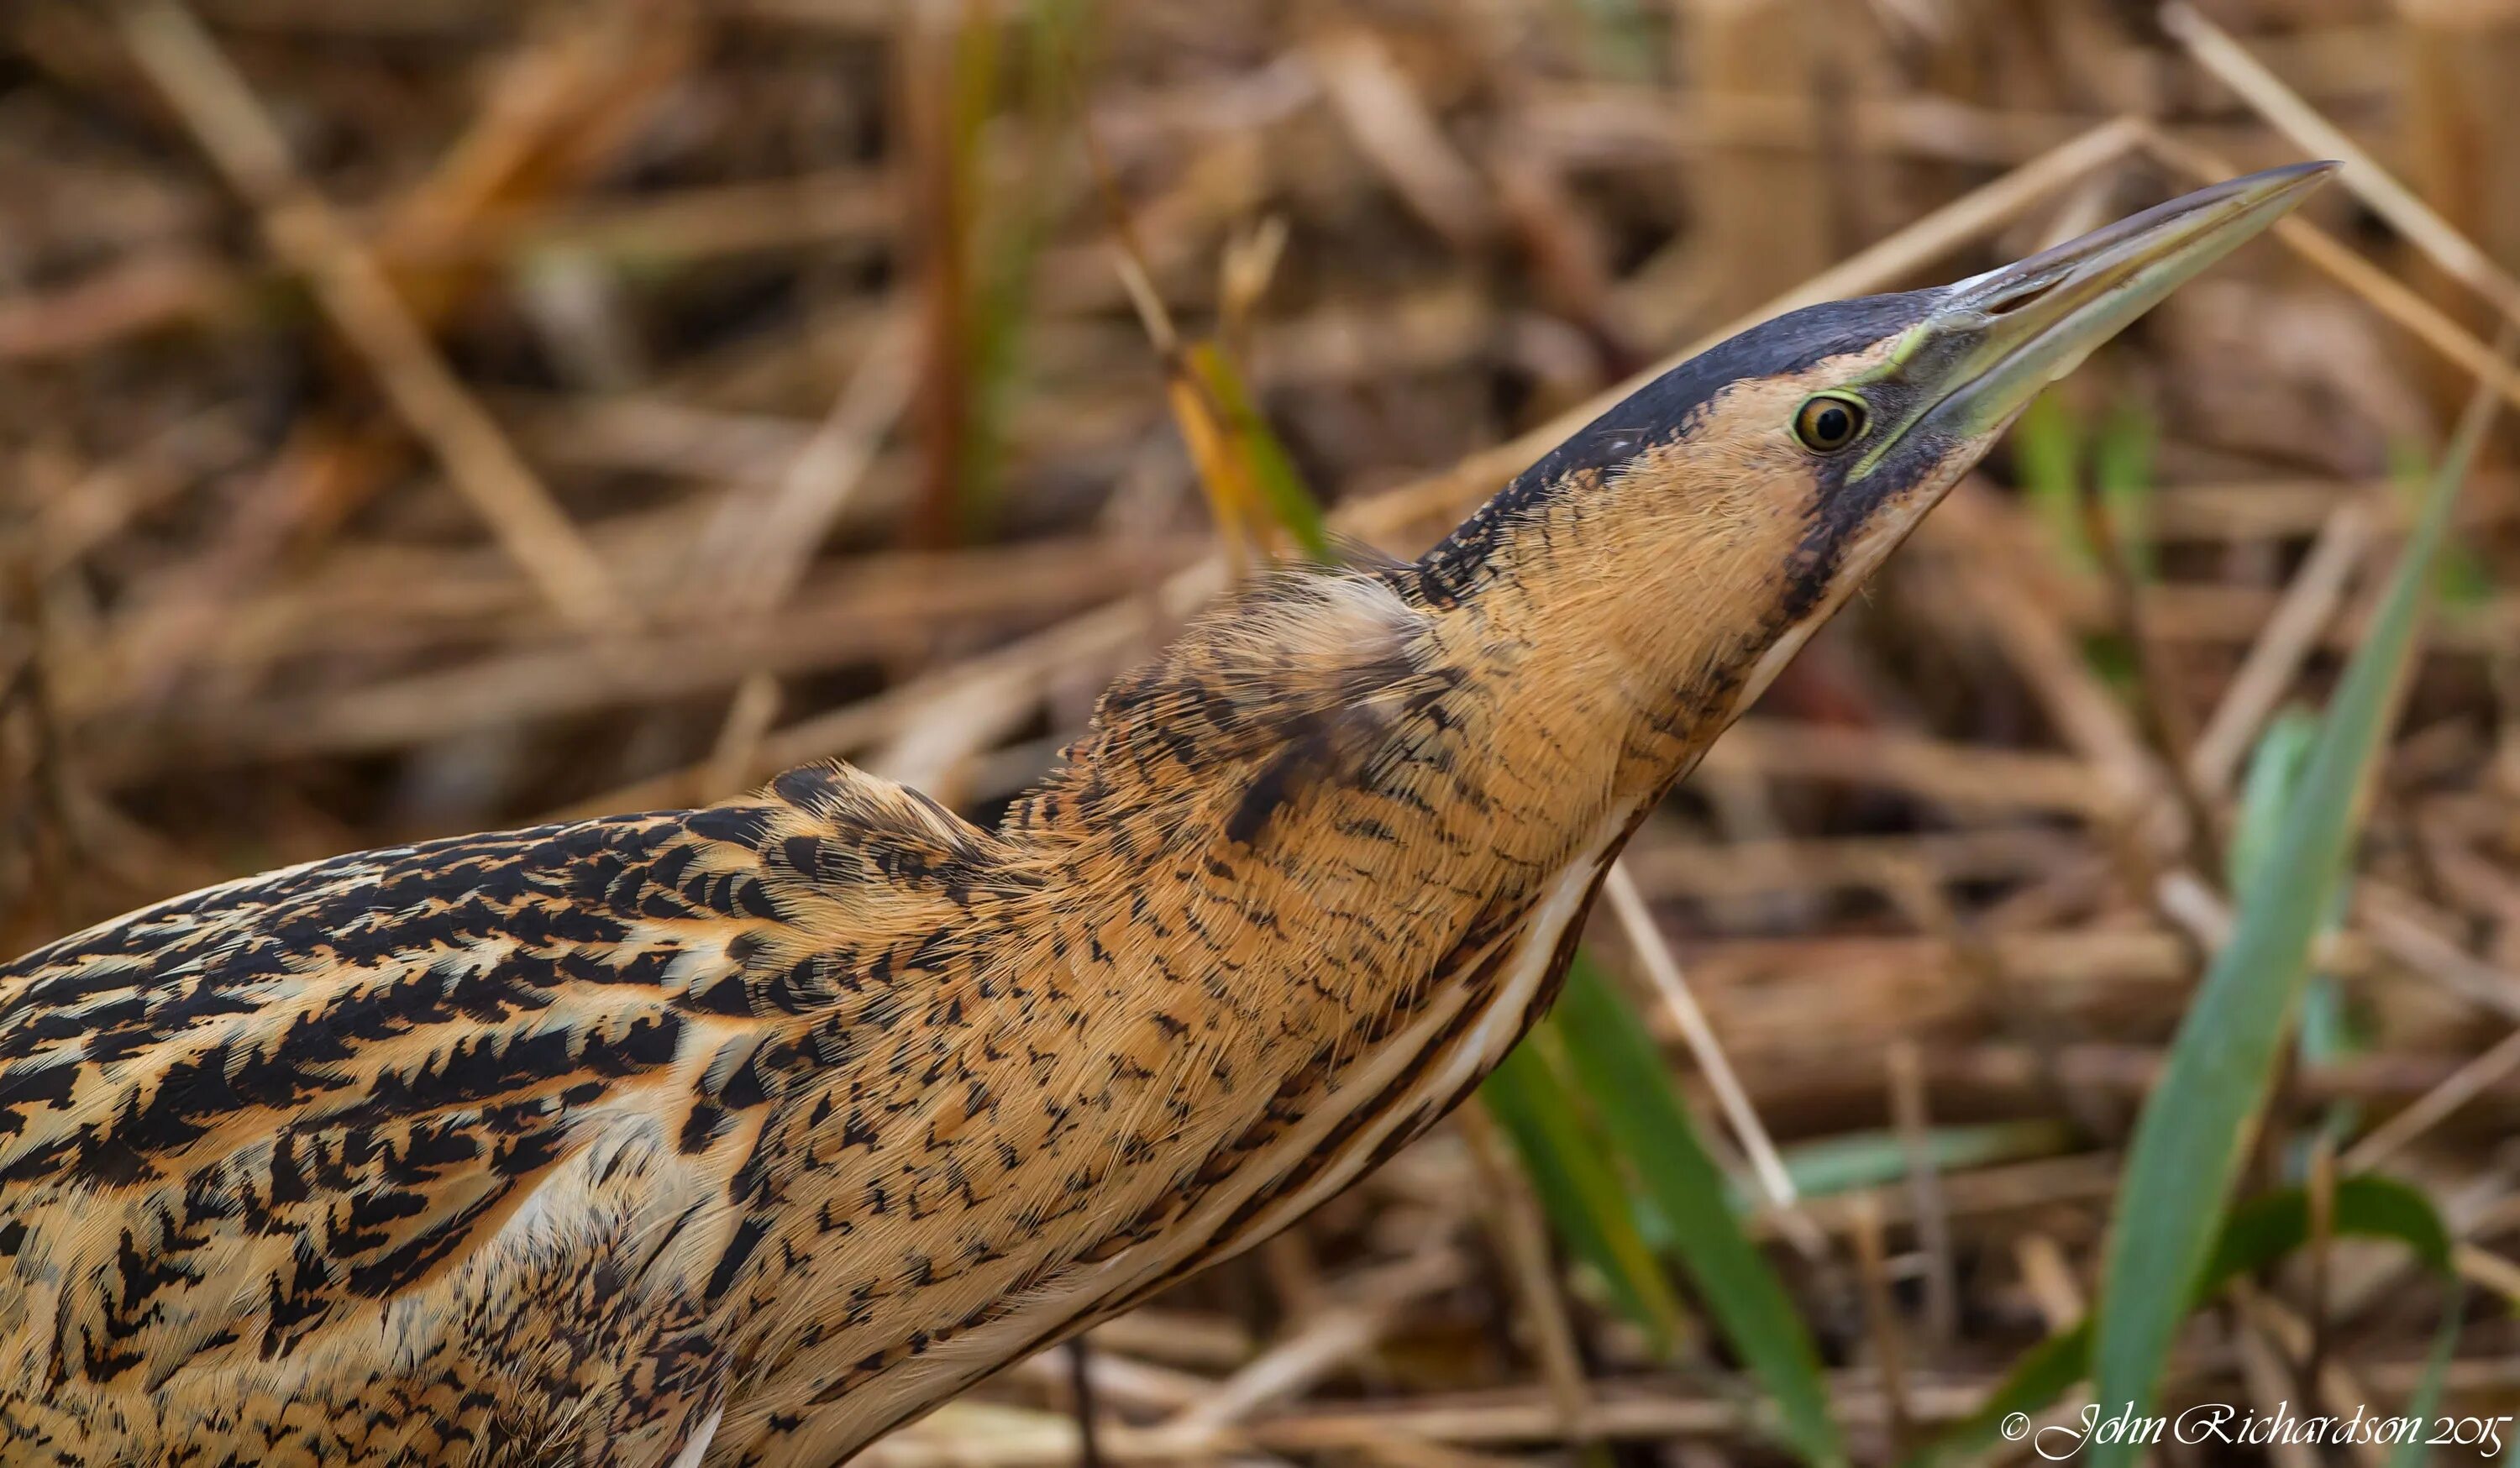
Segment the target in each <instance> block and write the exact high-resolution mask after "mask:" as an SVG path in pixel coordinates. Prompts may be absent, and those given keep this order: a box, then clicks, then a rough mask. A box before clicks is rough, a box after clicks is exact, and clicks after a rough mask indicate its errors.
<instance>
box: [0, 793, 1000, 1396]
mask: <svg viewBox="0 0 2520 1468" xmlns="http://www.w3.org/2000/svg"><path fill="white" fill-rule="evenodd" d="M1006 853H1007V848H1006V847H1005V846H1004V844H1003V843H1001V842H1000V841H999V839H998V838H997V837H995V836H992V835H990V834H989V833H987V832H984V831H981V830H979V829H977V828H976V827H973V826H971V825H969V824H967V823H964V822H963V821H961V820H959V819H958V818H956V817H954V816H953V815H951V814H950V813H948V812H946V811H944V810H943V809H941V808H940V807H938V806H936V805H935V804H934V803H932V802H930V801H928V800H927V799H926V798H925V797H923V796H921V795H919V794H918V793H916V792H914V791H910V790H907V789H905V788H904V787H901V786H899V785H896V784H893V783H891V782H889V781H885V780H881V779H877V778H874V777H871V776H868V775H866V774H864V773H862V772H859V771H855V770H851V769H847V768H844V767H832V766H823V767H808V768H805V769H800V770H795V771H790V772H789V773H787V775H785V776H782V777H781V778H779V779H778V780H776V781H774V782H773V783H772V785H771V786H769V787H768V788H767V789H765V790H763V791H760V792H758V793H756V794H754V795H751V796H746V797H742V798H739V799H736V800H731V801H727V802H723V803H720V804H718V805H714V806H710V807H705V808H702V809H699V810H694V811H678V812H660V813H650V814H644V815H633V816H619V817H610V818H605V819H600V820H593V821H583V822H577V823H568V824H562V825H549V826H539V827H534V828H530V829H525V830H516V831H505V832H497V833H491V834H484V835H475V836H465V837H458V838H454V839H449V840H443V841H432V842H427V843H423V844H420V845H414V846H407V847H398V848H393V849H389V850H382V851H371V852H363V853H358V854H355V855H351V856H345V857H339V858H335V859H332V860H329V861H324V862H318V863H313V864H310V865H307V866H302V867H291V868H287V869H285V870H280V871H275V872H270V873H266V874H264V875H261V876H256V877H250V878H247V879H244V880H241V881H236V882H230V883H227V884H224V885H221V886H216V887H211V888H207V889H204V890H203V891H201V892H196V893H193V894H190V895H188V896H185V897H180V898H176V899H174V900H172V901H169V902H165V903H161V904H158V905H157V906H155V907H152V908H148V909H144V910H142V911H140V912H134V913H132V914H130V915H128V916H126V917H124V918H121V919H118V920H116V921H113V922H109V923H105V924H102V925H100V926H98V927H94V928H90V929H88V930H86V931H85V932H81V933H77V934H73V935H71V936H70V937H67V938H65V939H63V940H61V941H59V942H57V943H54V944H52V945H50V946H48V947H46V948H43V949H39V950H37V951H36V952H34V953H32V954H29V955H27V956H24V957H23V958H22V959H20V960H18V961H17V962H16V963H13V964H10V965H7V966H6V967H0V1272H14V1273H15V1275H16V1276H17V1278H18V1279H19V1280H20V1281H21V1282H27V1281H33V1280H37V1279H43V1280H49V1281H54V1282H56V1283H57V1284H59V1285H60V1287H61V1289H62V1299H61V1300H60V1302H59V1305H58V1307H57V1308H54V1309H51V1310H49V1311H48V1312H47V1313H49V1314H50V1315H51V1316H52V1318H51V1319H50V1320H48V1321H45V1322H41V1323H43V1324H49V1325H52V1326H54V1327H55V1329H54V1331H53V1332H52V1333H53V1334H54V1337H55V1339H54V1340H53V1342H52V1345H53V1347H54V1360H53V1370H52V1374H53V1375H55V1376H56V1377H57V1378H66V1377H69V1376H77V1375H82V1374H84V1375H87V1376H90V1377H103V1378H111V1377H114V1376H117V1375H119V1374H120V1373H121V1372H122V1371H124V1370H129V1369H134V1368H138V1367H143V1366H146V1367H148V1368H150V1369H149V1374H150V1375H151V1376H155V1375H156V1374H157V1372H158V1371H160V1370H165V1369H171V1368H172V1366H173V1365H174V1364H175V1361H174V1357H175V1356H185V1355H189V1354H191V1353H192V1352H194V1351H197V1350H202V1349H206V1348H208V1347H227V1348H234V1349H239V1350H248V1351H258V1352H260V1353H262V1354H264V1355H269V1354H272V1353H275V1352H279V1351H286V1350H290V1349H293V1346H294V1345H295V1343H297V1342H298V1341H300V1340H301V1339H303V1338H304V1337H305V1336H307V1335H309V1334H311V1333H313V1332H315V1331H318V1330H320V1329H322V1328H324V1327H325V1326H326V1324H327V1323H328V1322H337V1321H338V1320H339V1319H341V1318H343V1316H342V1315H341V1313H340V1307H342V1306H343V1305H345V1304H349V1303H352V1302H356V1301H360V1300H368V1301H382V1300H386V1299H390V1298H393V1297H397V1296H400V1295H404V1294H407V1293H409V1292H412V1291H414V1290H415V1289H417V1288H419V1287H421V1286H423V1285H425V1284H426V1283H427V1282H428V1281H431V1280H434V1279H442V1278H444V1277H446V1276H447V1275H448V1274H449V1272H450V1271H452V1270H454V1269H456V1268H460V1267H461V1266H462V1264H463V1263H464V1261H465V1260H466V1259H467V1258H469V1257H471V1256H472V1254H473V1252H474V1251H475V1250H477V1249H478V1248H479V1247H480V1246H481V1245H482V1244H483V1242H484V1241H485V1240H487V1239H489V1238H491V1237H493V1236H495V1235H496V1234H497V1233H498V1231H499V1230H500V1229H501V1228H502V1227H503V1226H505V1225H507V1224H508V1223H510V1222H512V1221H514V1220H517V1218H518V1217H519V1216H520V1210H522V1209H523V1208H524V1205H525V1204H526V1203H527V1202H528V1201H530V1200H535V1199H536V1195H537V1193H538V1192H539V1193H540V1194H542V1196H541V1197H540V1199H539V1201H537V1203H536V1207H535V1209H534V1210H533V1217H534V1219H535V1220H536V1223H535V1226H537V1227H543V1228H558V1229H562V1231H565V1228H566V1227H567V1226H568V1224H569V1223H570V1220H569V1219H568V1218H567V1217H566V1215H567V1214H568V1213H569V1212H570V1211H571V1210H578V1211H584V1210H589V1209H597V1208H600V1207H601V1206H603V1200H600V1199H596V1198H594V1197H591V1196H589V1195H587V1193H586V1189H587V1187H588V1183H587V1178H586V1175H587V1171H588V1170H587V1167H586V1166H585V1163H586V1159H587V1157H588V1154H589V1153H590V1151H591V1150H592V1151H597V1152H602V1153H604V1154H605V1155H606V1157H607V1161H606V1163H605V1166H606V1168H607V1169H608V1170H609V1171H608V1172H607V1177H618V1178H621V1179H637V1178H639V1177H641V1176H642V1175H646V1176H649V1177H650V1178H651V1179H652V1180H653V1183H654V1185H656V1186H659V1187H663V1186H667V1185H668V1184H670V1186H671V1188H672V1189H674V1190H679V1191H680V1192H682V1193H685V1194H691V1195H693V1196H698V1197H701V1198H702V1200H703V1202H704V1203H705V1202H706V1201H707V1200H706V1197H705V1195H706V1194H707V1193H708V1192H709V1191H710V1190H712V1189H715V1190H718V1191H720V1192H722V1191H723V1188H724V1186H725V1184H726V1181H727V1179H729V1178H731V1177H732V1175H733V1174H734V1173H735V1172H736V1171H737V1170H738V1168H739V1167H740V1166H741V1162H742V1158H741V1153H742V1150H743V1144H742V1135H743V1134H746V1132H747V1128H752V1129H757V1126H758V1113H759V1112H760V1111H761V1110H762V1109H763V1108H764V1107H765V1106H766V1105H767V1103H768V1102H769V1101H771V1100H772V1099H774V1098H775V1097H776V1095H777V1094H778V1092H779V1090H780V1088H781V1086H782V1084H783V1080H784V1078H786V1077H787V1076H790V1075H792V1074H794V1073H796V1072H798V1071H800V1070H802V1069H805V1068H807V1067H809V1066H810V1065H811V1064H812V1063H813V1060H814V1054H813V1051H814V1049H815V1048H816V1047H817V1046H820V1047H825V1048H829V1047H832V1046H834V1045H844V1044H845V1036H846V1032H847V1031H848V1030H849V1029H850V1028H851V1027H853V1026H858V1025H862V1024H866V1023H870V1022H880V1021H881V1020H882V1018H883V1016H882V1015H879V1014H878V1015H868V1014H866V1013H863V1012H861V1011H862V1010H864V1009H865V1008H866V1007H867V1006H868V1005H869V1004H871V1003H882V1002H890V1003H893V1004H895V1005H899V1004H900V1003H901V1002H903V999H902V992H903V990H904V989H905V988H907V987H910V985H911V982H912V981H913V980H914V979H915V978H916V977H917V975H918V973H919V972H920V970H921V969H922V966H925V967H927V968H929V969H931V970H932V969H933V968H934V967H935V966H936V965H937V964H938V963H939V962H940V955H941V954H943V953H944V952H946V951H948V950H950V949H951V948H952V947H953V946H954V944H955V943H956V941H957V938H956V935H957V933H958V931H959V929H960V927H961V925H962V920H963V918H964V917H965V915H966V914H967V913H968V912H970V911H971V910H972V909H973V908H974V907H975V906H982V905H985V903H984V900H983V894H985V893H987V892H989V891H992V890H996V889H999V888H1002V887H1005V886H1007V885H1009V884H1015V885H1020V882H1021V878H1020V875H1019V874H1018V873H1016V872H1015V871H1014V869H1013V867H1012V865H1011V864H1010V863H1008V862H1007V861H1006V860H1005V857H1006ZM877 980H879V981H877ZM572 1162H575V1163H577V1164H579V1165H578V1166H577V1167H575V1168H574V1169H573V1170H572V1169H571V1167H570V1164H571V1163H572ZM563 1178H565V1180H564V1181H562V1182H559V1183H557V1184H556V1183H555V1179H563ZM615 1201H618V1200H615ZM709 1206H714V1205H713V1204H711V1205H709ZM257 1275H259V1276H264V1279H263V1283H262V1284H261V1285H257V1286H252V1287H240V1285H239V1284H238V1283H237V1281H238V1280H240V1279H252V1278H254V1277H256V1276H257ZM90 1276H93V1279H92V1282H93V1284H94V1286H95V1288H93V1289H85V1288H84V1285H85V1284H86V1283H88V1282H90ZM213 1279H215V1280H219V1281H222V1282H220V1283H217V1284H215V1285H207V1286H205V1285H204V1281H206V1280H213ZM47 1293H49V1290H47ZM31 1298H32V1296H31V1294H28V1295H24V1296H22V1303H24V1302H25V1301H26V1300H30V1299H31ZM7 1313H8V1312H7V1311H0V1315H5V1314H7ZM91 1316H92V1317H93V1318H91ZM188 1322H189V1323H188ZM37 1323H38V1322H34V1321H16V1322H11V1321H7V1320H0V1325H6V1326H9V1327H10V1328H11V1329H12V1330H14V1329H16V1328H18V1327H20V1326H28V1325H34V1324H37ZM170 1352H171V1353H173V1355H172V1356H170V1355H169V1354H168V1353H170Z"/></svg>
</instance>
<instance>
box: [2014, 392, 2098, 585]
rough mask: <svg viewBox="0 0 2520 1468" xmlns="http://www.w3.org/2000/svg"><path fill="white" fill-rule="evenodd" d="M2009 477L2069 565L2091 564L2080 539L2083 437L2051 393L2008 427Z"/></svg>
mask: <svg viewBox="0 0 2520 1468" xmlns="http://www.w3.org/2000/svg"><path fill="white" fill-rule="evenodd" d="M2011 442H2012V471H2013V476H2014V477H2015V478H2017V479H2019V480H2020V481H2021V494H2022V497H2023V498H2024V499H2026V500H2028V501H2029V502H2030V512H2031V515H2032V517H2033V518H2035V519H2037V520H2038V522H2039V523H2040V524H2041V525H2043V526H2045V527H2046V528H2047V531H2048V540H2049V542H2050V543H2052V544H2053V545H2054V546H2055V547H2056V549H2057V550H2058V552H2059V553H2061V554H2062V556H2064V558H2065V560H2066V562H2067V563H2068V564H2076V565H2083V566H2089V565H2090V564H2091V563H2092V547H2091V542H2090V540H2089V539H2088V538H2087V537H2086V536H2085V535H2084V534H2083V480H2082V475H2083V431H2082V427H2081V425H2080V424H2078V423H2075V421H2074V412H2073V410H2072V409H2070V408H2068V407H2066V406H2065V400H2064V399H2063V398H2062V397H2059V396H2058V395H2057V394H2056V393H2055V392H2053V391H2048V392H2043V393H2041V394H2039V396H2037V397H2036V398H2033V399H2032V400H2031V402H2030V406H2029V408H2028V409H2026V410H2025V411H2024V412H2023V413H2022V415H2021V421H2020V422H2019V423H2014V424H2013V425H2012V440H2011Z"/></svg>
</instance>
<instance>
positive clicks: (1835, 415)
mask: <svg viewBox="0 0 2520 1468" xmlns="http://www.w3.org/2000/svg"><path fill="white" fill-rule="evenodd" d="M1854 431H1855V418H1854V416H1853V415H1852V414H1850V413H1848V412H1847V411H1846V410H1845V409H1843V408H1841V407H1839V406H1837V405H1836V404H1835V403H1831V404H1829V405H1828V406H1827V407H1825V408H1823V409H1821V410H1820V415H1819V416H1818V417H1817V418H1814V419H1813V420H1812V436H1813V437H1814V438H1817V439H1819V440H1820V441H1821V442H1822V443H1844V442H1845V441H1846V436H1847V435H1848V434H1850V433H1852V432H1854Z"/></svg>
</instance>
